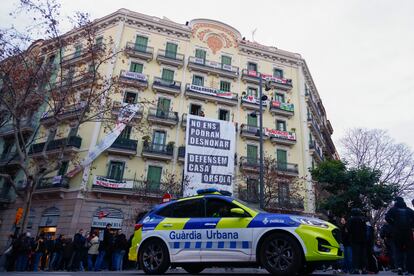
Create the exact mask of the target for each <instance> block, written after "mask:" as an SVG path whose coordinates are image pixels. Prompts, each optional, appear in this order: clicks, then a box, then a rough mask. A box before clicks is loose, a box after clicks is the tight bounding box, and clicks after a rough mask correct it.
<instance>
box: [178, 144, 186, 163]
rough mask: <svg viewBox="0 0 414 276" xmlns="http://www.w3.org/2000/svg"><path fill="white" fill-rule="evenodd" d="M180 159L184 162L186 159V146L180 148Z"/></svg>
mask: <svg viewBox="0 0 414 276" xmlns="http://www.w3.org/2000/svg"><path fill="white" fill-rule="evenodd" d="M178 161H179V162H182V163H184V161H185V146H181V147H179V148H178Z"/></svg>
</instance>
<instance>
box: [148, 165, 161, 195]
mask: <svg viewBox="0 0 414 276" xmlns="http://www.w3.org/2000/svg"><path fill="white" fill-rule="evenodd" d="M161 173H162V167H157V166H149V167H148V174H147V182H148V189H149V190H158V189H159V188H160V182H161Z"/></svg>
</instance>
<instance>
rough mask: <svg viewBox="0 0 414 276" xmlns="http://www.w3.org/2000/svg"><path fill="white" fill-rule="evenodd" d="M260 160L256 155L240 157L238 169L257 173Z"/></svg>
mask: <svg viewBox="0 0 414 276" xmlns="http://www.w3.org/2000/svg"><path fill="white" fill-rule="evenodd" d="M259 167H260V162H259V159H258V158H257V157H247V156H242V157H240V169H241V170H243V171H249V172H254V173H259Z"/></svg>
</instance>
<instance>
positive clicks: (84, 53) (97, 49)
mask: <svg viewBox="0 0 414 276" xmlns="http://www.w3.org/2000/svg"><path fill="white" fill-rule="evenodd" d="M103 50H104V47H103V45H94V46H93V47H92V48H87V49H82V50H81V51H79V52H73V53H71V54H69V55H66V56H64V57H62V66H63V67H67V66H71V65H73V64H75V63H78V62H86V61H89V60H90V59H92V58H93V55H92V53H94V54H96V55H98V54H100V53H102V52H103Z"/></svg>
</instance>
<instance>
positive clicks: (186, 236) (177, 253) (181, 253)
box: [155, 198, 204, 262]
mask: <svg viewBox="0 0 414 276" xmlns="http://www.w3.org/2000/svg"><path fill="white" fill-rule="evenodd" d="M158 215H159V216H161V217H163V218H164V219H163V220H162V221H161V222H160V223H159V224H158V226H157V227H156V229H155V230H156V231H158V234H159V235H160V236H161V237H162V238H163V239H164V240H165V241H167V243H168V248H169V250H170V258H171V261H172V262H199V261H200V246H199V243H198V242H199V241H200V236H201V233H200V230H196V229H193V228H192V227H190V225H191V224H192V223H191V222H190V221H193V220H197V219H199V218H201V217H203V216H204V201H203V199H202V198H192V199H184V200H180V201H177V202H175V203H173V204H170V205H168V206H167V207H166V208H164V209H161V210H160V212H159V213H158ZM189 222H190V223H189Z"/></svg>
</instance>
